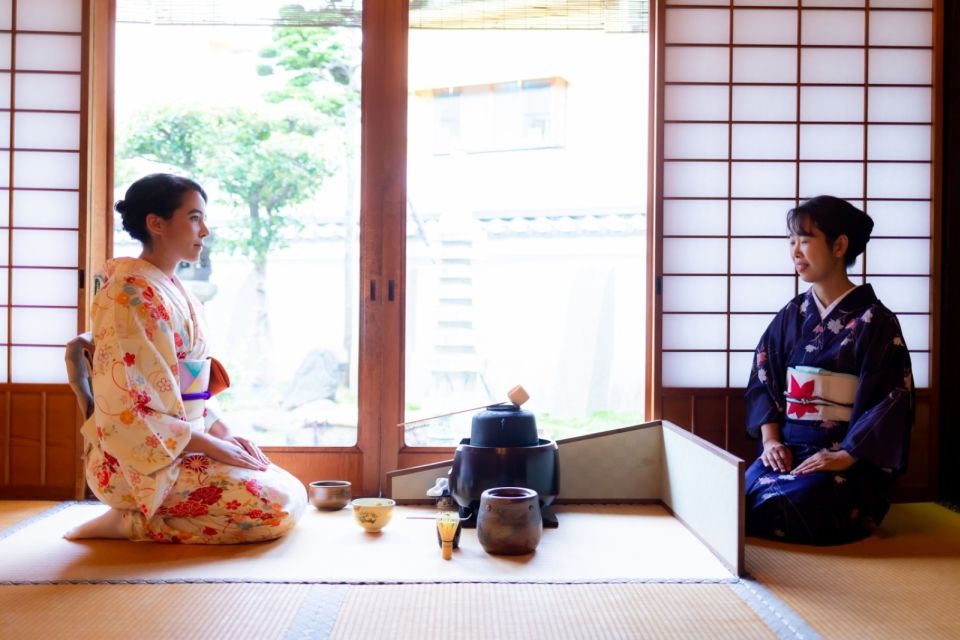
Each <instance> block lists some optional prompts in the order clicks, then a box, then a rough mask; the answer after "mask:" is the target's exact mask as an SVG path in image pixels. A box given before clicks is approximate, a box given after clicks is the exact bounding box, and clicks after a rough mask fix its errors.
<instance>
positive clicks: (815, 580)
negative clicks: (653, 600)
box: [746, 503, 960, 639]
mask: <svg viewBox="0 0 960 640" xmlns="http://www.w3.org/2000/svg"><path fill="white" fill-rule="evenodd" d="M746 564H747V571H748V572H749V573H750V574H752V575H753V576H754V577H755V578H756V579H757V580H758V581H759V582H760V583H761V584H763V585H764V586H765V587H766V588H767V589H769V590H770V591H771V592H772V593H773V594H775V595H776V596H777V597H779V598H780V599H781V600H782V601H783V602H785V603H786V604H787V605H789V606H790V607H791V608H792V609H793V610H794V611H796V613H797V614H799V615H800V616H801V617H802V618H803V619H805V620H806V621H807V623H809V625H810V626H811V627H813V628H814V629H815V630H816V631H817V632H819V633H820V634H821V635H822V636H823V637H825V638H950V639H953V638H957V637H960V607H958V604H957V603H960V514H958V513H955V512H952V511H950V510H948V509H946V508H944V507H941V506H939V505H935V504H930V503H918V504H898V505H894V506H893V507H892V508H891V510H890V514H889V515H888V516H887V518H886V519H885V520H884V523H883V526H882V527H881V528H880V529H879V531H878V532H877V533H876V534H875V535H874V536H872V537H870V538H868V539H866V540H863V541H861V542H857V543H854V544H850V545H844V546H837V547H808V546H801V545H787V544H779V543H774V542H767V541H762V540H757V539H754V538H748V544H747V553H746Z"/></svg>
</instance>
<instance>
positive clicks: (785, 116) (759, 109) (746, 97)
mask: <svg viewBox="0 0 960 640" xmlns="http://www.w3.org/2000/svg"><path fill="white" fill-rule="evenodd" d="M796 117H797V89H796V87H736V86H735V87H733V119H734V120H795V119H796Z"/></svg>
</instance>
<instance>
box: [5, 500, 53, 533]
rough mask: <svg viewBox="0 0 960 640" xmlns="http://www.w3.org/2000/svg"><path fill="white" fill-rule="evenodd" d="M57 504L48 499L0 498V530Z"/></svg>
mask: <svg viewBox="0 0 960 640" xmlns="http://www.w3.org/2000/svg"><path fill="white" fill-rule="evenodd" d="M59 504H60V503H59V502H51V501H49V500H0V531H3V530H4V529H6V528H7V527H11V526H13V525H15V524H17V523H18V522H22V521H24V520H26V519H27V518H30V517H33V516H35V515H37V514H39V513H43V512H44V511H46V510H47V509H50V508H52V507H55V506H57V505H59Z"/></svg>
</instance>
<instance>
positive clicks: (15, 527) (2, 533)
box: [0, 500, 99, 540]
mask: <svg viewBox="0 0 960 640" xmlns="http://www.w3.org/2000/svg"><path fill="white" fill-rule="evenodd" d="M75 504H99V503H94V502H87V501H80V500H67V501H66V502H61V503H60V504H58V505H54V506H52V507H50V508H49V509H46V510H44V511H41V512H40V513H38V514H36V515H33V516H30V517H29V518H27V519H25V520H21V521H20V522H17V523H16V524H12V525H10V526H9V527H7V528H6V529H0V540H3V539H4V538H7V537H9V536H12V535H13V534H15V533H16V532H17V531H20V530H21V529H25V528H26V527H29V526H30V525H32V524H34V523H36V522H40V521H41V520H45V519H46V518H49V517H50V516H52V515H53V514H55V513H57V512H58V511H63V510H64V509H66V508H67V507H72V506H73V505H75Z"/></svg>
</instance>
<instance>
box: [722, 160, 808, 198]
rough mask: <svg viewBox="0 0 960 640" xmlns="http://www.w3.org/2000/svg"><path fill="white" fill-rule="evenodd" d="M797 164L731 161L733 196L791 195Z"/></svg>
mask: <svg viewBox="0 0 960 640" xmlns="http://www.w3.org/2000/svg"><path fill="white" fill-rule="evenodd" d="M796 171H797V165H796V163H794V162H735V163H733V176H732V191H733V193H732V195H733V197H734V198H776V197H793V195H794V193H795V192H796Z"/></svg>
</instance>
